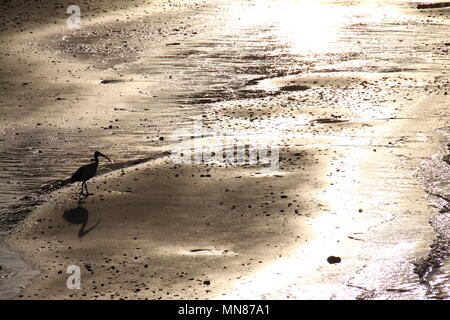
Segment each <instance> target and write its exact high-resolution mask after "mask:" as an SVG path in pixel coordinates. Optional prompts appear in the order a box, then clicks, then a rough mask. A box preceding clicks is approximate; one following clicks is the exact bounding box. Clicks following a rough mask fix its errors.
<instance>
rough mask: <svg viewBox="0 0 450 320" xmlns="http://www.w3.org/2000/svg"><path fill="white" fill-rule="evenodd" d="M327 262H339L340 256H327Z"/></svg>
mask: <svg viewBox="0 0 450 320" xmlns="http://www.w3.org/2000/svg"><path fill="white" fill-rule="evenodd" d="M327 261H328V263H330V264H334V263H340V262H341V258H340V257H335V256H329V257H328V258H327Z"/></svg>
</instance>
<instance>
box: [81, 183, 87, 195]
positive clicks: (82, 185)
mask: <svg viewBox="0 0 450 320" xmlns="http://www.w3.org/2000/svg"><path fill="white" fill-rule="evenodd" d="M85 183H86V181H83V183H82V184H81V192H80V194H81V195H83V196H84V190H83V188H84V184H85Z"/></svg>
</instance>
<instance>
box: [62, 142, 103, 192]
mask: <svg viewBox="0 0 450 320" xmlns="http://www.w3.org/2000/svg"><path fill="white" fill-rule="evenodd" d="M98 157H104V158H106V159H108V161H109V162H111V160H110V159H109V158H108V157H107V156H105V155H104V154H102V153H100V152H98V151H95V153H94V162H93V163H89V164H86V165H84V166H81V167H80V168H78V170H77V171H76V172H75V173H74V174H73V175H72V177H71V178H70V182H72V183H73V182H82V184H81V192H80V194H81V195H84V196H88V195H90V193H89V191H88V188H87V183H86V181H88V180H89V179H91V178H93V177H95V175H96V174H97V167H98ZM84 189H86V193H84Z"/></svg>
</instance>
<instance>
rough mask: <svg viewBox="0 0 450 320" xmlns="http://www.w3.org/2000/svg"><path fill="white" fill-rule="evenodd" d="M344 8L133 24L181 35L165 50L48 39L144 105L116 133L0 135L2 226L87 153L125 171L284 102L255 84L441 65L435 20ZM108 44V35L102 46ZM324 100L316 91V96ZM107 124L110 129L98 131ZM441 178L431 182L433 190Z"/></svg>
mask: <svg viewBox="0 0 450 320" xmlns="http://www.w3.org/2000/svg"><path fill="white" fill-rule="evenodd" d="M348 4H349V2H348V1H320V2H319V1H294V0H284V1H274V0H273V1H271V0H267V1H220V2H219V5H217V6H215V5H211V6H207V7H205V8H203V9H201V10H196V11H195V12H193V11H188V12H184V13H182V14H181V15H170V14H164V15H162V16H159V17H158V19H157V20H156V19H155V17H153V16H150V17H149V18H148V19H143V20H141V21H137V22H134V23H133V25H134V28H135V29H138V30H139V29H142V30H145V29H146V28H147V29H148V28H150V26H151V28H153V29H151V30H155V29H158V28H166V26H165V25H164V24H163V21H171V23H172V25H173V26H177V29H181V30H182V31H181V32H180V30H178V31H174V33H173V35H172V36H170V35H168V36H167V38H165V39H164V40H157V39H158V38H156V40H155V39H153V35H151V34H150V35H145V34H144V35H143V34H142V33H139V32H138V31H133V30H131V31H129V33H127V30H128V29H127V28H129V26H126V28H124V26H123V25H117V26H114V25H113V26H105V27H104V28H101V27H98V28H96V30H82V34H81V36H80V35H78V34H72V35H69V36H67V35H64V36H63V35H55V36H54V37H52V39H51V45H49V48H50V49H52V50H59V51H60V52H62V53H63V54H64V53H68V52H71V51H73V50H77V52H78V55H79V59H81V60H82V61H85V62H88V63H91V64H95V65H97V66H98V67H99V68H101V69H106V70H115V71H117V72H118V73H120V74H122V75H125V77H124V78H127V79H133V80H131V82H136V83H137V82H139V83H140V84H141V86H142V88H141V89H140V90H141V91H143V92H144V93H145V95H144V97H142V96H139V97H136V100H135V101H130V108H129V109H127V110H122V109H118V110H113V111H110V114H109V117H108V119H112V118H115V117H118V118H120V121H119V122H118V123H115V122H112V121H111V120H105V121H103V122H102V124H101V125H97V126H96V127H86V128H75V127H74V128H70V127H67V126H64V127H58V126H57V127H55V128H49V127H47V126H46V127H33V128H30V127H21V126H18V127H15V128H14V129H12V128H8V129H5V130H3V131H4V136H3V138H2V146H3V147H2V149H3V150H4V152H2V154H1V155H0V167H1V168H2V171H0V219H2V220H3V222H4V223H3V224H2V225H3V226H5V224H6V222H11V223H14V222H15V221H16V220H18V219H20V218H22V217H23V215H24V214H27V212H28V211H29V209H30V207H31V206H32V205H35V204H38V203H39V199H42V197H43V195H42V194H41V193H37V195H36V196H33V195H32V194H33V193H35V192H38V190H39V189H40V187H41V186H42V185H43V184H46V183H49V182H50V181H53V180H60V179H65V178H67V177H68V176H70V173H71V172H73V171H74V170H75V169H76V168H77V167H78V166H79V165H80V164H82V163H85V162H87V161H89V158H90V153H92V151H95V150H97V149H99V150H101V151H102V152H104V153H105V154H107V155H108V156H109V157H110V158H111V159H113V160H114V162H115V163H118V164H121V163H122V164H124V165H125V164H127V163H129V162H130V161H131V162H130V163H132V160H134V159H141V158H142V159H148V158H152V157H156V156H157V155H158V154H161V153H162V152H163V151H162V150H163V146H164V145H167V144H168V143H170V142H171V141H170V139H167V137H169V136H170V134H171V132H172V131H173V130H174V129H177V128H179V127H183V126H188V125H189V124H190V123H191V122H192V120H195V119H197V118H198V117H199V115H200V113H201V111H202V110H203V109H204V108H205V107H206V108H208V106H209V104H210V103H214V102H224V101H231V100H234V101H236V100H245V99H249V98H252V99H260V98H264V97H268V96H277V95H281V96H283V95H286V94H290V93H291V92H287V93H286V92H283V93H281V92H278V91H276V90H275V91H273V90H262V89H261V88H258V87H255V84H256V83H257V80H259V79H267V78H274V77H281V76H285V75H295V74H305V73H316V72H376V73H386V74H387V75H388V74H391V73H392V72H402V71H407V72H412V71H413V72H420V73H424V74H427V73H433V72H437V71H441V70H442V65H443V64H448V54H446V52H445V46H444V42H445V41H444V40H448V39H447V38H448V24H449V21H448V20H445V18H438V17H437V18H426V17H419V16H415V15H413V14H412V13H414V12H415V11H414V9H413V8H412V7H411V5H410V4H408V3H407V2H402V1H386V2H383V3H381V2H370V1H363V2H360V1H354V2H352V4H354V6H349V5H348ZM188 20H190V22H189V23H186V22H185V21H188ZM182 22H183V23H182ZM124 30H125V31H124ZM115 31H117V32H115ZM94 32H95V33H94ZM113 33H114V34H115V33H118V35H117V36H115V37H113V38H112V37H111V34H113ZM134 34H135V35H136V37H135V38H133V35H134ZM430 34H432V35H433V36H432V37H430ZM130 36H131V38H130ZM125 40H127V41H128V45H129V46H130V47H133V46H135V47H138V48H139V50H135V51H132V52H131V51H126V50H125V51H124V49H123V48H122V47H120V46H119V47H118V48H117V51H114V50H112V51H111V50H110V51H108V50H107V51H106V53H107V54H108V56H107V57H105V51H104V50H105V49H104V48H105V47H106V48H108V46H107V44H108V43H111V42H112V43H113V44H114V43H119V42H121V41H125ZM138 40H139V41H138ZM122 84H124V82H120V81H119V82H112V83H109V84H104V85H108V86H120V85H122ZM331 90H333V88H324V92H325V94H326V92H327V91H331ZM372 107H373V106H372ZM144 119H145V120H144ZM268 122H271V120H270V119H269V120H268ZM279 123H283V120H282V119H281V120H280V119H279V118H278V119H275V118H274V119H273V124H274V125H275V126H279ZM108 125H111V126H113V127H112V129H109V128H106V129H105V127H107V126H108ZM116 126H117V128H116ZM159 137H165V138H166V139H165V140H164V141H162V140H159ZM67 150H70V151H67ZM107 168H110V169H114V167H113V166H109V167H107ZM441 178H442V176H440V175H438V180H436V181H434V182H433V183H434V184H433V186H434V187H436V186H438V185H439V183H440V181H441V180H439V179H441ZM431 182H432V181H431V180H430V183H431ZM439 192H440V191H439ZM24 197H25V198H24ZM44 198H45V194H44ZM9 226H11V224H10V223H8V227H9ZM444 273H445V271H444ZM442 279H444V280H446V279H448V272H447V273H445V275H436V278H435V281H443V280H442Z"/></svg>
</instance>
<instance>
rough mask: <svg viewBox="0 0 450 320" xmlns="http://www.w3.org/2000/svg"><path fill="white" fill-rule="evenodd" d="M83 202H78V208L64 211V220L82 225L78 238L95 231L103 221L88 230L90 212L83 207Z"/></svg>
mask: <svg viewBox="0 0 450 320" xmlns="http://www.w3.org/2000/svg"><path fill="white" fill-rule="evenodd" d="M81 204H82V202H78V206H77V207H76V208H72V209H69V210H66V211H64V213H63V218H64V219H65V220H66V221H67V222H69V223H71V224H81V228H80V231H78V238H82V237H84V236H85V235H86V234H88V233H89V232H91V231H92V230H94V229H95V228H96V227H97V226H98V225H99V223H100V222H101V221H102V220H101V219H100V220H99V221H98V222H97V223H96V224H95V225H94V226H92V227H90V228H89V229H86V230H85V228H86V226H87V223H88V220H89V211H88V210H87V209H86V208H83V207H82V206H81Z"/></svg>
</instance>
